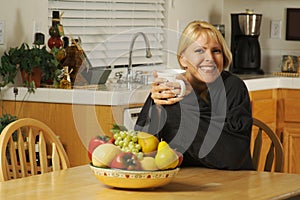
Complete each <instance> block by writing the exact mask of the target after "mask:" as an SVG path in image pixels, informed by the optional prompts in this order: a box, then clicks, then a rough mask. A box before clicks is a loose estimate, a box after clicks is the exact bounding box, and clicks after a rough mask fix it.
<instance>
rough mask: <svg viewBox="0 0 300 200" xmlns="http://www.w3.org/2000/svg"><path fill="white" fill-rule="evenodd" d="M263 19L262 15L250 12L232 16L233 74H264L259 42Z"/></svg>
mask: <svg viewBox="0 0 300 200" xmlns="http://www.w3.org/2000/svg"><path fill="white" fill-rule="evenodd" d="M261 18H262V14H256V13H254V12H253V11H250V10H246V12H244V13H232V14H231V52H232V57H233V60H232V64H231V66H230V69H229V70H230V71H231V72H233V73H235V74H264V72H263V70H262V69H260V62H261V51H260V45H259V41H258V37H259V34H260V24H261Z"/></svg>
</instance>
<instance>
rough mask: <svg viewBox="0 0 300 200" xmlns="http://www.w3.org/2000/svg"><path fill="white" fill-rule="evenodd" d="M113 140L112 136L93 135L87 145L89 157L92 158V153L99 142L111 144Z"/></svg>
mask: <svg viewBox="0 0 300 200" xmlns="http://www.w3.org/2000/svg"><path fill="white" fill-rule="evenodd" d="M113 142H114V138H110V137H108V136H106V135H105V136H96V137H93V138H92V139H91V140H90V142H89V146H88V156H89V159H90V160H92V153H93V151H94V150H95V148H96V147H98V146H99V145H101V144H105V143H111V144H113Z"/></svg>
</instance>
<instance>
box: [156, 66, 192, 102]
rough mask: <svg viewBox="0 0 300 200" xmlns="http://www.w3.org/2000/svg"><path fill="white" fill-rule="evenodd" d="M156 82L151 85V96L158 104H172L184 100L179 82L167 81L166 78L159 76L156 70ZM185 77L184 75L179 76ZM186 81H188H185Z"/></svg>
mask: <svg viewBox="0 0 300 200" xmlns="http://www.w3.org/2000/svg"><path fill="white" fill-rule="evenodd" d="M153 76H154V82H153V83H152V85H151V98H152V99H153V101H154V103H155V104H157V105H171V104H174V103H176V102H179V101H180V100H182V98H183V97H182V96H181V97H178V95H179V94H180V93H181V86H180V84H179V83H178V82H166V79H164V78H158V77H157V73H156V71H154V72H153ZM179 78H180V79H184V77H183V76H182V77H179ZM184 82H186V81H184Z"/></svg>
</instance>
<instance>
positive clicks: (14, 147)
mask: <svg viewBox="0 0 300 200" xmlns="http://www.w3.org/2000/svg"><path fill="white" fill-rule="evenodd" d="M0 137H1V136H0ZM17 148H18V144H17V143H15V142H14V141H13V138H12V137H10V138H9V147H8V149H9V152H8V155H9V157H10V163H11V167H7V172H10V171H12V175H13V177H14V178H18V174H19V173H18V169H17V163H18V162H17V155H16V154H17V153H16V150H17Z"/></svg>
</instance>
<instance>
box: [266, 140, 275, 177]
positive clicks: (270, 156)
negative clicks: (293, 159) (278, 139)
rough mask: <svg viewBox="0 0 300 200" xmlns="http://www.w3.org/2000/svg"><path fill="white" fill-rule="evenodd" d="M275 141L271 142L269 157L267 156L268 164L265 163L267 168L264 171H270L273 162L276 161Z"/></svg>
mask: <svg viewBox="0 0 300 200" xmlns="http://www.w3.org/2000/svg"><path fill="white" fill-rule="evenodd" d="M274 151H275V149H274V143H271V145H270V148H269V151H268V154H267V157H266V164H265V169H264V171H268V172H270V171H271V170H272V166H273V163H275V162H274V161H275V158H274Z"/></svg>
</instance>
